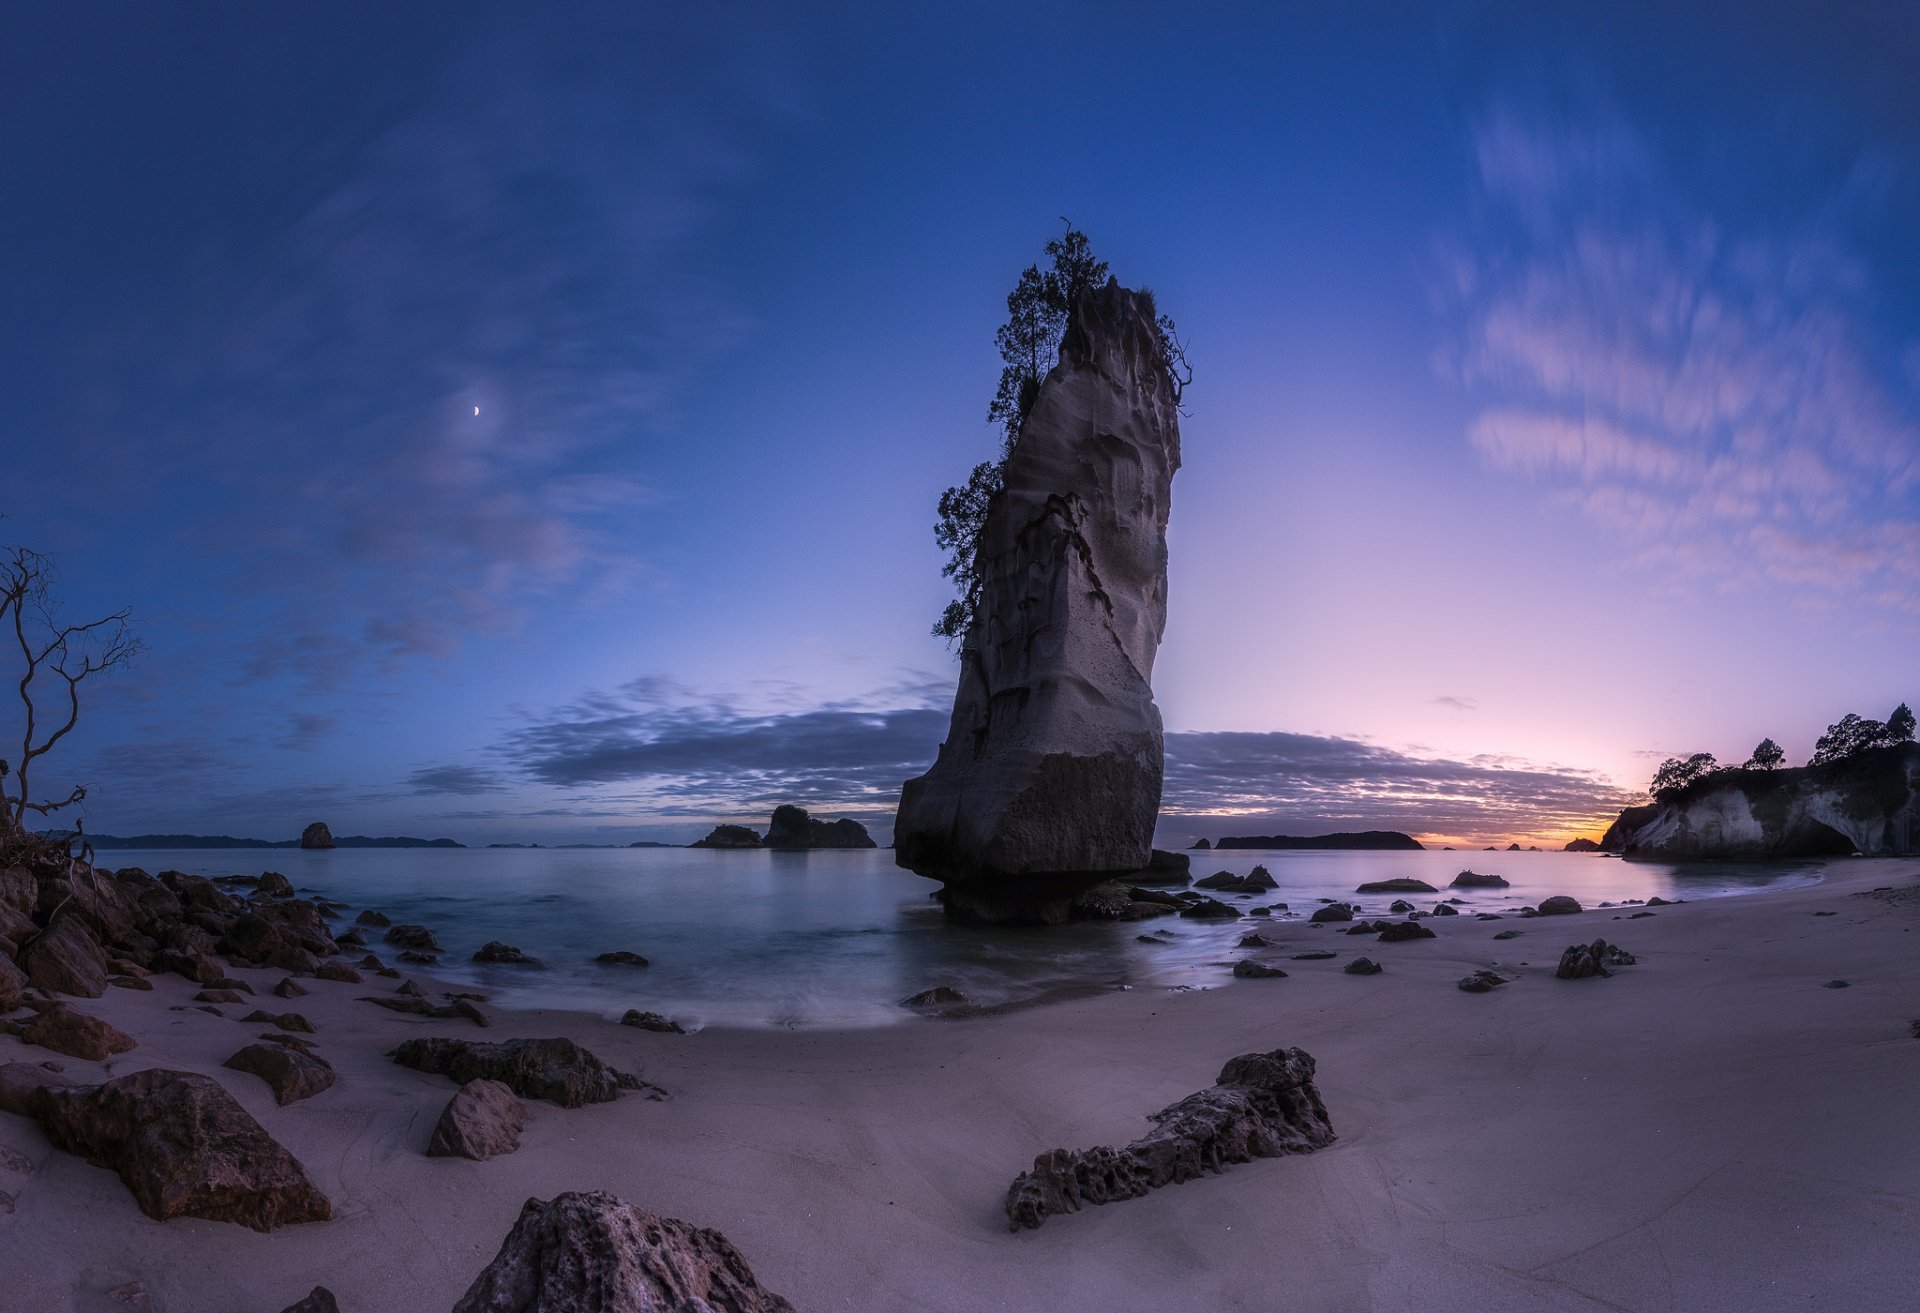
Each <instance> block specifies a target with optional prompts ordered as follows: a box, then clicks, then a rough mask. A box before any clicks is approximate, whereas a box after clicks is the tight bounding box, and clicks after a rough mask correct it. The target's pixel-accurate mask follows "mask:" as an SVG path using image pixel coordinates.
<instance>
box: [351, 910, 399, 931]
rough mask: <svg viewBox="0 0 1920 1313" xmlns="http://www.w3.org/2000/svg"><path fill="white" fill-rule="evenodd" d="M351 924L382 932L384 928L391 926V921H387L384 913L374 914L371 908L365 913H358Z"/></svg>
mask: <svg viewBox="0 0 1920 1313" xmlns="http://www.w3.org/2000/svg"><path fill="white" fill-rule="evenodd" d="M353 923H354V924H355V925H363V926H367V927H370V928H371V929H374V930H384V929H385V928H386V927H388V926H390V925H392V924H393V922H392V921H390V920H388V919H387V916H386V914H385V913H383V912H376V911H374V910H373V909H372V908H371V907H369V908H368V909H367V910H366V911H364V912H362V913H360V915H358V916H356V917H354V918H353Z"/></svg>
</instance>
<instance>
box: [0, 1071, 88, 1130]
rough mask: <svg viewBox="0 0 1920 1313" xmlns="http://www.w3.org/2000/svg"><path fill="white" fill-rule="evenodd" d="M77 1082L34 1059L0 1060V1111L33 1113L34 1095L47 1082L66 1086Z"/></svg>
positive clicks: (43, 1087)
mask: <svg viewBox="0 0 1920 1313" xmlns="http://www.w3.org/2000/svg"><path fill="white" fill-rule="evenodd" d="M78 1083H79V1082H78V1081H76V1080H75V1079H74V1078H73V1077H71V1076H66V1075H62V1074H61V1073H60V1072H57V1071H53V1070H51V1069H50V1068H48V1067H44V1066H42V1065H41V1064H39V1063H37V1062H0V1112H10V1113H13V1114H14V1115H15V1116H17V1117H31V1116H33V1115H34V1112H33V1106H34V1099H35V1097H36V1096H37V1094H38V1092H39V1091H40V1090H43V1089H46V1088H48V1087H49V1086H52V1087H58V1088H67V1087H70V1086H73V1085H77V1084H78Z"/></svg>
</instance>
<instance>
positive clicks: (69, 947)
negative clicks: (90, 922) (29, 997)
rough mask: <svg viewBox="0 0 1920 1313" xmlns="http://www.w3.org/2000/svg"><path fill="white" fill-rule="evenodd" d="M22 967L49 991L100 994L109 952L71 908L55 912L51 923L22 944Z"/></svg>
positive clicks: (104, 983) (103, 990) (28, 975)
mask: <svg viewBox="0 0 1920 1313" xmlns="http://www.w3.org/2000/svg"><path fill="white" fill-rule="evenodd" d="M19 962H20V969H21V970H22V971H24V972H25V973H26V976H27V979H28V980H29V981H31V982H32V983H33V984H35V985H38V986H39V987H40V988H41V989H44V990H46V991H47V992H48V993H49V994H75V995H78V996H79V997H81V998H99V997H100V996H101V995H102V994H104V993H106V992H107V955H106V954H105V953H103V952H101V951H100V945H99V944H98V943H96V942H95V941H94V938H93V935H92V934H91V933H90V932H89V931H88V930H87V928H86V926H85V925H83V924H81V921H80V918H79V917H78V916H76V915H74V914H73V913H72V912H70V911H62V912H59V913H56V914H55V916H54V918H53V921H52V923H51V924H49V925H48V926H47V928H46V929H45V930H43V931H41V932H40V933H39V934H38V935H35V936H34V937H33V938H32V939H29V940H28V941H27V942H26V943H25V944H24V945H22V946H21V948H20V953H19Z"/></svg>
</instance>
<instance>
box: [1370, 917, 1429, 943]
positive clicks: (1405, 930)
mask: <svg viewBox="0 0 1920 1313" xmlns="http://www.w3.org/2000/svg"><path fill="white" fill-rule="evenodd" d="M1438 937H1439V936H1437V935H1435V934H1434V933H1433V931H1431V930H1429V929H1427V928H1426V927H1425V926H1423V925H1421V924H1420V923H1419V922H1418V921H1393V922H1389V923H1388V924H1386V925H1384V926H1382V927H1380V942H1381V943H1383V944H1399V943H1405V942H1406V941H1407V940H1409V939H1437V938H1438Z"/></svg>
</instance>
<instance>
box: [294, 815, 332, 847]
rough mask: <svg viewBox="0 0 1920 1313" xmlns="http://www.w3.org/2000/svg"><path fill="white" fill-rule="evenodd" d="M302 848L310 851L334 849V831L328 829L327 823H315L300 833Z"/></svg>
mask: <svg viewBox="0 0 1920 1313" xmlns="http://www.w3.org/2000/svg"><path fill="white" fill-rule="evenodd" d="M300 846H301V847H302V848H309V849H311V848H331V847H333V831H332V830H329V829H328V828H327V823H326V822H325V821H315V822H314V823H313V824H311V825H309V826H308V827H307V828H306V829H304V830H302V831H300Z"/></svg>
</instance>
